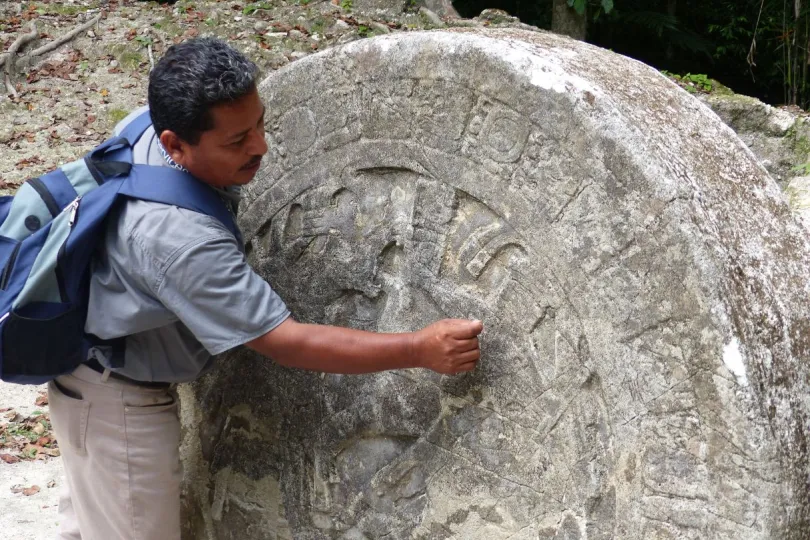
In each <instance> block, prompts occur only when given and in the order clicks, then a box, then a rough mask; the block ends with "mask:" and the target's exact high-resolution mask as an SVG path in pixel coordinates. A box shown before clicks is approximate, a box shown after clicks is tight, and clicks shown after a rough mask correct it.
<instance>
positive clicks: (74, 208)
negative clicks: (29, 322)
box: [53, 195, 82, 302]
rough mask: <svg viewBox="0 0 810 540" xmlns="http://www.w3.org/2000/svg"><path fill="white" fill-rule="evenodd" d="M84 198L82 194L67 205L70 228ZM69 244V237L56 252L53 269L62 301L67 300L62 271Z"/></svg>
mask: <svg viewBox="0 0 810 540" xmlns="http://www.w3.org/2000/svg"><path fill="white" fill-rule="evenodd" d="M81 200H82V197H81V195H79V196H78V197H76V198H75V199H73V201H72V202H71V203H70V204H69V205H67V207H66V209H67V210H68V211H69V212H70V215H69V216H68V227H69V228H70V229H72V228H73V225H74V224H75V223H76V215H77V214H78V213H79V201H81ZM65 246H67V238H66V239H65V241H64V242H63V243H62V245H61V246H59V251H58V252H57V253H56V267H55V268H54V269H53V272H54V274H55V276H56V285H57V286H58V287H59V297H60V298H61V300H62V302H67V301H68V297H67V289H66V288H65V275H64V274H63V273H62V260H63V259H64V257H65V251H66V247H65Z"/></svg>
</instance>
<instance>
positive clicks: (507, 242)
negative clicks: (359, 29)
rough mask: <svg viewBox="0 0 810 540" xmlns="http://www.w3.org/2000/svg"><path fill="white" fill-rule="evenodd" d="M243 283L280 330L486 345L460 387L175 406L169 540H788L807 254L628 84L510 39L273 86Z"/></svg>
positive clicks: (248, 219) (677, 105)
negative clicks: (295, 325)
mask: <svg viewBox="0 0 810 540" xmlns="http://www.w3.org/2000/svg"><path fill="white" fill-rule="evenodd" d="M260 92H261V94H262V96H263V99H264V101H265V104H266V106H267V114H266V118H267V121H266V122H267V123H266V126H267V140H268V142H269V145H270V152H269V155H268V158H267V160H266V164H265V166H264V168H263V169H262V171H261V172H260V174H259V175H258V177H257V179H256V180H255V181H254V182H253V183H252V184H251V185H250V186H248V187H247V188H246V190H245V193H244V200H243V204H242V207H241V210H240V212H241V214H240V215H241V225H242V227H243V229H244V232H245V238H246V240H247V245H248V258H249V260H250V262H251V263H252V264H253V266H254V267H255V268H256V269H257V271H258V272H260V273H261V274H262V275H263V276H264V277H265V278H266V279H267V280H268V281H269V282H270V283H271V284H272V285H273V286H274V288H275V289H276V290H277V291H278V293H279V294H280V295H281V296H282V297H283V298H284V300H285V301H286V302H287V303H288V305H289V307H290V308H291V310H292V312H293V314H294V316H295V317H296V318H297V320H299V321H302V322H317V323H328V324H336V325H346V326H352V327H355V328H362V329H367V330H375V331H382V332H399V331H408V330H414V329H418V328H420V327H422V326H424V325H427V324H429V323H431V322H432V321H434V320H436V319H439V318H443V317H464V318H467V317H469V318H479V319H482V320H483V321H484V323H485V331H484V333H483V335H482V338H481V342H482V355H483V357H482V360H481V362H480V364H479V367H478V368H477V369H476V371H474V372H472V373H470V374H467V375H463V376H455V377H445V376H439V375H437V374H434V373H432V372H427V371H424V370H405V371H399V372H388V373H383V374H375V375H367V376H339V375H324V374H319V373H309V372H303V371H296V370H289V369H284V368H281V367H279V366H277V365H275V364H273V363H272V362H271V361H269V360H267V359H264V358H261V357H259V356H257V355H255V354H253V353H251V352H249V351H236V352H233V353H230V354H228V355H225V357H223V358H222V359H221V360H220V362H219V368H218V369H217V370H216V371H215V372H214V373H212V374H211V375H209V376H207V377H206V378H205V379H203V380H201V381H200V382H199V383H197V384H195V385H194V386H192V387H189V388H185V389H184V390H183V398H184V402H183V407H184V412H183V421H184V425H185V427H186V432H185V437H184V447H183V454H184V459H185V467H186V472H187V477H188V485H187V493H186V495H187V496H186V510H187V514H188V531H187V534H188V537H189V538H210V539H214V538H216V539H223V540H224V539H240V540H254V539H256V540H258V539H262V540H269V539H288V538H295V539H300V540H316V539H345V540H361V539H368V540H377V539H389V540H398V539H406V538H414V539H429V540H434V539H447V538H454V539H463V540H496V539H497V540H507V539H511V540H529V539H532V540H537V539H544V540H545V539H548V540H552V539H553V540H563V539H565V540H608V539H614V538H615V539H623V540H651V539H662V540H663V539H668V540H669V539H671V540H675V539H679V540H682V539H684V540H685V539H694V540H699V539H700V540H702V539H714V540H720V539H728V540H739V539H749V540H759V539H763V540H764V539H790V540H799V539H806V538H808V537H810V493H809V492H808V475H809V474H810V466H809V465H808V461H809V459H810V457H809V454H808V447H807V433H808V408H810V404H809V403H810V402H809V401H808V399H810V398H808V396H810V387H809V386H808V380H810V360H809V359H808V358H810V280H809V279H808V278H809V277H810V257H809V256H808V254H809V253H810V249H809V246H808V239H807V237H806V236H805V234H806V233H804V232H803V230H802V229H801V228H800V227H799V226H798V225H797V223H796V222H795V221H794V220H793V218H792V217H791V215H790V212H789V209H788V206H787V204H786V202H785V201H784V198H783V196H782V195H781V193H780V191H779V188H778V187H777V185H776V184H775V182H774V181H773V180H772V179H771V178H770V177H769V176H768V174H767V173H766V172H765V170H764V169H763V168H762V167H761V166H760V165H759V164H758V162H757V160H756V158H755V157H754V156H753V154H752V153H751V152H750V151H749V150H748V149H747V148H746V147H745V146H744V145H743V144H742V142H741V141H740V140H739V139H738V138H737V137H736V136H735V135H734V133H733V132H732V131H731V129H730V128H728V127H727V126H725V125H724V124H723V123H722V122H721V121H720V119H718V118H717V116H715V115H714V113H712V112H711V111H710V110H709V109H708V108H707V107H706V106H705V105H703V104H701V103H699V102H698V101H697V100H696V99H694V98H692V97H691V96H689V95H688V94H687V93H686V92H684V91H682V90H680V89H679V88H677V87H676V86H675V85H674V84H671V83H670V82H669V81H668V80H667V79H666V78H665V77H664V76H663V75H661V74H659V73H657V72H656V71H655V70H653V69H652V68H649V67H647V66H645V65H643V64H641V63H638V62H636V61H633V60H630V59H628V58H625V57H621V56H619V55H616V54H613V53H611V52H609V51H606V50H602V49H598V48H595V47H592V46H590V45H587V44H585V43H582V42H578V41H574V40H571V39H568V38H564V37H560V36H556V35H553V34H548V33H542V32H529V31H522V30H515V29H502V30H466V31H465V30H459V31H453V32H449V31H440V32H414V33H399V34H392V35H389V36H384V37H381V38H374V39H369V40H362V41H358V42H354V43H351V44H349V45H346V46H343V47H340V48H337V49H332V50H329V51H326V52H323V53H320V54H317V55H314V56H310V57H307V58H305V59H302V60H300V61H297V62H295V63H293V64H291V65H290V66H288V67H285V68H284V69H282V70H280V71H278V72H276V73H273V74H272V75H270V76H269V77H268V78H267V79H266V80H265V81H264V82H263V83H262V85H261V88H260Z"/></svg>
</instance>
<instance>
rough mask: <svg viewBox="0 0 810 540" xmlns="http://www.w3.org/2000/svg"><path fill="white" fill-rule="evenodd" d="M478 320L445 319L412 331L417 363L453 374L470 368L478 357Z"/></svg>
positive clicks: (479, 354)
mask: <svg viewBox="0 0 810 540" xmlns="http://www.w3.org/2000/svg"><path fill="white" fill-rule="evenodd" d="M483 329H484V325H483V323H481V321H468V320H464V319H445V320H442V321H438V322H435V323H433V324H431V325H430V326H427V327H425V328H423V329H422V330H419V331H418V332H414V334H413V354H414V357H415V358H416V360H417V362H418V365H419V366H421V367H425V368H428V369H432V370H433V371H435V372H437V373H443V374H445V375H455V374H456V373H462V372H464V371H472V370H473V369H475V364H476V363H477V362H478V359H479V358H481V350H480V349H479V347H478V334H480V333H481V331H482V330H483Z"/></svg>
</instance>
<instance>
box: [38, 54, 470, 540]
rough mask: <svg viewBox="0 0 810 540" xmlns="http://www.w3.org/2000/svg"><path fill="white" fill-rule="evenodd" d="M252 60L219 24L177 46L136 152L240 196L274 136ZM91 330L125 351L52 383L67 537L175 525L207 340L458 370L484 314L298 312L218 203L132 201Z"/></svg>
mask: <svg viewBox="0 0 810 540" xmlns="http://www.w3.org/2000/svg"><path fill="white" fill-rule="evenodd" d="M257 76H258V70H257V68H256V66H255V65H254V64H253V63H252V62H250V61H249V60H248V59H247V58H245V57H244V56H242V55H241V54H240V53H238V52H236V51H235V50H233V49H231V48H230V47H228V46H227V45H225V44H224V43H222V42H219V41H216V40H213V39H197V40H192V41H187V42H185V43H183V44H180V45H176V46H174V47H172V48H170V49H169V50H168V51H167V52H166V54H165V56H164V57H163V58H162V59H161V60H160V61H159V62H158V64H157V65H156V66H155V69H154V70H153V72H152V74H151V76H150V81H149V110H150V115H151V118H152V124H153V127H152V128H150V129H149V130H147V132H146V133H145V134H144V135H143V137H142V138H141V140H140V141H139V142H138V144H137V145H136V147H135V149H134V158H135V161H136V163H147V164H150V165H159V166H170V167H175V168H178V169H184V170H187V171H188V172H190V173H191V174H192V175H193V176H195V177H196V178H197V179H199V180H200V181H201V182H203V183H205V184H207V185H209V186H210V187H211V188H213V189H215V190H217V191H218V193H219V194H220V195H221V197H222V199H223V202H224V204H226V205H228V206H229V208H230V209H231V210H232V211H233V212H235V209H236V205H237V202H238V188H239V186H241V185H244V184H247V183H248V182H250V181H251V180H252V179H253V176H254V175H255V174H256V171H257V170H258V168H259V164H260V161H261V158H262V156H263V155H264V154H265V153H266V151H267V145H266V143H265V139H264V106H263V105H262V102H261V100H260V98H259V95H258V92H257V90H256V78H257ZM136 112H137V111H136ZM134 114H135V113H133V115H134ZM133 115H130V118H129V119H125V120H124V121H123V122H122V125H119V127H118V128H117V131H120V129H121V128H122V127H123V125H125V124H126V123H127V122H128V121H129V120H130V119H131V118H132V117H133ZM86 330H87V332H89V333H91V334H95V335H96V336H98V337H100V338H102V339H109V340H112V339H115V338H121V337H124V336H125V344H126V346H125V351H124V359H125V362H124V366H123V367H122V368H117V369H111V367H110V366H111V359H110V354H109V352H108V351H107V350H106V349H103V348H96V349H93V350H91V355H90V358H88V363H87V364H86V365H82V366H80V367H79V368H78V369H76V371H74V372H73V373H72V374H70V375H66V376H63V377H59V378H58V379H56V380H55V381H53V382H52V383H51V384H50V385H49V396H50V403H51V418H52V421H53V426H54V430H55V432H56V435H57V438H58V440H59V444H60V448H61V450H62V456H63V462H64V465H65V476H66V487H67V490H66V491H65V494H64V495H63V497H62V500H61V501H60V508H59V512H60V515H61V531H60V536H59V538H61V539H63V540H68V539H70V540H74V539H82V540H117V539H121V540H174V539H178V538H179V537H180V482H181V467H180V459H179V451H178V443H179V434H180V426H179V420H178V417H177V403H176V398H175V396H174V394H173V392H172V390H171V389H172V385H173V384H175V383H179V382H186V381H191V380H193V379H195V378H196V377H198V376H199V375H200V374H201V373H203V372H205V371H206V370H208V369H209V368H210V367H211V362H212V355H216V354H219V353H222V352H225V351H227V350H230V349H232V348H234V347H237V346H239V345H247V346H248V347H250V348H252V349H253V350H255V351H257V352H259V353H261V354H263V355H265V356H267V357H269V358H272V359H273V360H275V361H276V362H278V363H280V364H282V365H285V366H289V367H296V368H302V369H309V370H316V371H323V372H332V373H368V372H375V371H383V370H389V369H399V368H413V367H424V368H428V369H432V370H434V371H436V372H439V373H444V374H456V373H460V372H464V371H470V370H472V369H473V368H474V367H475V365H476V362H477V361H478V359H479V355H480V352H479V347H478V338H477V336H478V334H479V333H480V332H481V330H482V325H481V323H480V322H479V321H464V320H444V321H439V322H437V323H434V324H433V325H431V326H428V327H427V328H424V329H422V330H420V331H418V332H413V333H402V334H377V333H372V332H363V331H358V330H352V329H347V328H338V327H331V326H321V325H310V324H300V323H298V322H296V321H295V320H293V318H292V317H290V313H289V311H288V310H287V308H286V306H285V305H284V302H283V301H282V300H281V299H280V298H279V297H278V296H277V295H276V293H275V292H273V290H272V289H271V288H270V286H269V285H268V284H267V283H266V282H265V281H264V280H262V279H261V278H260V277H259V276H258V275H256V274H255V273H254V272H253V271H252V270H251V268H250V267H249V266H248V264H247V262H246V259H245V255H244V246H242V245H241V241H240V240H239V239H237V238H235V237H234V235H233V234H232V233H231V232H229V231H228V229H227V228H226V227H225V226H223V225H222V224H221V223H220V222H218V221H217V220H216V219H214V218H212V217H210V216H207V215H203V214H199V213H196V212H192V211H189V210H185V209H180V208H177V207H173V206H168V205H162V204H158V203H152V202H146V201H128V202H126V203H125V204H123V205H121V206H120V207H119V208H117V209H116V210H115V211H114V212H113V214H112V216H111V217H110V219H109V223H108V230H107V235H106V238H105V240H104V243H103V249H102V250H100V253H99V255H98V257H97V261H96V264H95V266H94V269H93V274H92V277H91V287H90V307H89V313H88V317H87V323H86Z"/></svg>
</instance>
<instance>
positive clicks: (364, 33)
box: [357, 24, 372, 38]
mask: <svg viewBox="0 0 810 540" xmlns="http://www.w3.org/2000/svg"><path fill="white" fill-rule="evenodd" d="M357 34H358V35H359V36H360V37H364V38H365V37H369V36H371V35H372V31H371V28H369V27H368V26H365V25H363V24H361V25H360V26H358V27H357Z"/></svg>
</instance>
